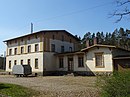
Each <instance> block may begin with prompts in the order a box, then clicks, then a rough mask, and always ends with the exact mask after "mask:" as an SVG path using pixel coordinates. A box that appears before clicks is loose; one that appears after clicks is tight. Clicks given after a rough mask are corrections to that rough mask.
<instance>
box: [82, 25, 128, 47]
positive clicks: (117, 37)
mask: <svg viewBox="0 0 130 97" xmlns="http://www.w3.org/2000/svg"><path fill="white" fill-rule="evenodd" d="M95 38H96V40H97V44H103V45H114V46H118V47H121V48H125V49H129V48H130V39H129V38H130V30H128V29H126V30H124V29H123V28H120V29H119V30H118V29H115V30H114V32H113V33H110V32H106V33H103V32H97V33H96V34H95V33H90V32H87V33H86V34H85V35H84V37H83V39H82V43H83V44H84V45H85V44H86V43H85V41H86V40H89V44H90V46H91V45H93V44H94V39H95ZM83 47H84V46H83Z"/></svg>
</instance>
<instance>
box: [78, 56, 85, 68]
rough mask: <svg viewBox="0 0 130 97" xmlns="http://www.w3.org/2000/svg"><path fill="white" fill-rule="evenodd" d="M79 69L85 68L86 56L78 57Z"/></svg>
mask: <svg viewBox="0 0 130 97" xmlns="http://www.w3.org/2000/svg"><path fill="white" fill-rule="evenodd" d="M78 67H79V68H82V67H84V56H78Z"/></svg>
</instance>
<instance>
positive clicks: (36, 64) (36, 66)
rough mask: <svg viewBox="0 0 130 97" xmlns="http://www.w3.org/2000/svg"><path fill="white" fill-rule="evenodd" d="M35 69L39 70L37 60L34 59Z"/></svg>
mask: <svg viewBox="0 0 130 97" xmlns="http://www.w3.org/2000/svg"><path fill="white" fill-rule="evenodd" d="M35 69H39V66H38V58H36V59H35Z"/></svg>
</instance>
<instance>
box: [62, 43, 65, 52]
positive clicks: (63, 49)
mask: <svg viewBox="0 0 130 97" xmlns="http://www.w3.org/2000/svg"><path fill="white" fill-rule="evenodd" d="M64 52H65V47H64V46H63V45H62V46H61V53H64Z"/></svg>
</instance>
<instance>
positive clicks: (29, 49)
mask: <svg viewBox="0 0 130 97" xmlns="http://www.w3.org/2000/svg"><path fill="white" fill-rule="evenodd" d="M30 52H31V45H29V46H28V53H30Z"/></svg>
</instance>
